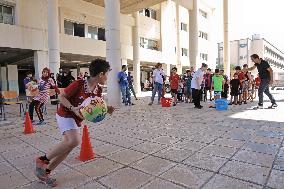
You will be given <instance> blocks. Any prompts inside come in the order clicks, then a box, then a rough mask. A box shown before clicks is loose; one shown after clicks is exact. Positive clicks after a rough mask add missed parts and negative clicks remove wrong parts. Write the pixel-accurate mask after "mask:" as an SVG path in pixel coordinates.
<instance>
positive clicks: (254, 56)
mask: <svg viewBox="0 0 284 189" xmlns="http://www.w3.org/2000/svg"><path fill="white" fill-rule="evenodd" d="M250 57H251V58H253V59H256V58H258V59H259V56H258V55H257V54H252V55H250Z"/></svg>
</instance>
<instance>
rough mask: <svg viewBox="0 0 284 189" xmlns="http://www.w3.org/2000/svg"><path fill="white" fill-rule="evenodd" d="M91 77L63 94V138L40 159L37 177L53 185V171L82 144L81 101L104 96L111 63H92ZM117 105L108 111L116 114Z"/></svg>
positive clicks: (59, 114)
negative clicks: (104, 87) (103, 86)
mask: <svg viewBox="0 0 284 189" xmlns="http://www.w3.org/2000/svg"><path fill="white" fill-rule="evenodd" d="M89 69H90V77H88V79H87V80H82V79H80V80H76V81H73V82H72V83H71V84H70V85H69V86H68V87H67V88H65V90H64V92H62V93H61V94H60V95H59V100H60V102H61V104H60V108H59V109H58V111H57V114H56V119H57V123H58V127H59V130H60V132H61V134H62V135H63V140H62V142H60V143H59V144H57V145H56V146H55V147H54V148H53V149H52V150H51V151H50V152H49V153H47V154H45V155H44V156H40V157H38V158H37V159H36V168H35V174H36V176H37V177H38V178H39V179H40V180H41V181H43V182H44V183H45V184H46V185H47V186H49V187H55V186H56V185H57V184H56V180H55V179H53V178H50V176H49V175H50V173H51V171H53V170H54V169H55V168H56V167H57V166H58V165H59V164H60V163H61V162H62V161H63V160H64V159H65V158H66V157H67V156H68V154H69V153H70V152H71V151H72V150H73V149H74V148H75V147H76V146H78V145H79V141H80V139H79V131H78V127H80V126H81V122H82V121H83V118H82V116H81V114H80V112H79V106H80V104H81V103H82V102H83V101H84V100H85V99H86V98H88V97H94V96H99V97H101V95H102V88H101V87H99V85H104V84H105V83H106V80H107V75H108V72H109V70H110V66H109V63H108V62H106V61H105V60H102V59H96V60H94V61H92V62H91V65H90V68H89ZM113 111H114V108H113V107H111V106H108V111H107V112H108V113H109V114H112V112H113Z"/></svg>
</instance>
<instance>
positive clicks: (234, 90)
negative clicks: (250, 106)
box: [229, 73, 241, 105]
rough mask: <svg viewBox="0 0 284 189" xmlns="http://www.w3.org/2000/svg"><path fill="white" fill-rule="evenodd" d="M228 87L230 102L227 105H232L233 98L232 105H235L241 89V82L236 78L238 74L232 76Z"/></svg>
mask: <svg viewBox="0 0 284 189" xmlns="http://www.w3.org/2000/svg"><path fill="white" fill-rule="evenodd" d="M230 87H231V93H230V94H231V102H230V103H229V105H232V104H233V98H234V104H235V105H237V104H238V103H237V101H238V95H239V90H240V88H241V82H240V80H239V78H238V74H236V73H235V74H234V78H233V79H232V80H231V81H230Z"/></svg>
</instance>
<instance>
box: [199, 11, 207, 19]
mask: <svg viewBox="0 0 284 189" xmlns="http://www.w3.org/2000/svg"><path fill="white" fill-rule="evenodd" d="M199 14H200V15H201V16H202V17H204V18H207V12H205V11H203V10H201V9H199Z"/></svg>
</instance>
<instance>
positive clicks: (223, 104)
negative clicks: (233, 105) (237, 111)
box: [215, 99, 228, 111]
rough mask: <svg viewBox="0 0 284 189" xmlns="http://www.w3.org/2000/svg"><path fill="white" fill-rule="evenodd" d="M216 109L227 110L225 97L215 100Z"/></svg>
mask: <svg viewBox="0 0 284 189" xmlns="http://www.w3.org/2000/svg"><path fill="white" fill-rule="evenodd" d="M215 107H216V110H219V111H223V110H228V101H227V99H217V100H215Z"/></svg>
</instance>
